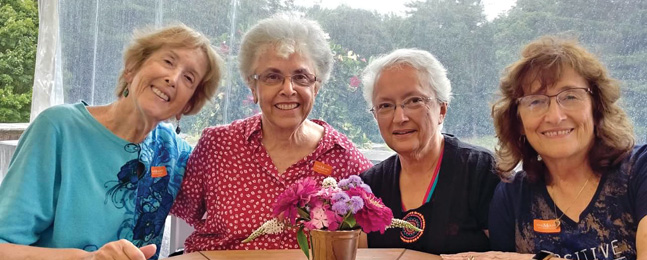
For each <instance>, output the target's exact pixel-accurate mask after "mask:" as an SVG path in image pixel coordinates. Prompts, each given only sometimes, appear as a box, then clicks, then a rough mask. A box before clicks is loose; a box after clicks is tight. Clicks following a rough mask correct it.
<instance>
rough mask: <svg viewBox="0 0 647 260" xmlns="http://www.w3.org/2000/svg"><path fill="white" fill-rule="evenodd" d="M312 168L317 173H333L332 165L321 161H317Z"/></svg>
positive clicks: (327, 174)
mask: <svg viewBox="0 0 647 260" xmlns="http://www.w3.org/2000/svg"><path fill="white" fill-rule="evenodd" d="M312 170H313V171H315V172H316V173H320V174H323V175H326V176H329V175H330V174H332V166H330V165H328V164H325V163H322V162H320V161H315V165H313V166H312Z"/></svg>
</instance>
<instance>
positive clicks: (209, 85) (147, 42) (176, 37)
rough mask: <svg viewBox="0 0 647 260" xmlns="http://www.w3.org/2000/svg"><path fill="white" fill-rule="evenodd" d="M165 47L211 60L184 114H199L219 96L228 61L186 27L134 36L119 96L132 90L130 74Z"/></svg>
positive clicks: (148, 30)
mask: <svg viewBox="0 0 647 260" xmlns="http://www.w3.org/2000/svg"><path fill="white" fill-rule="evenodd" d="M163 47H171V48H187V49H201V50H202V51H203V52H204V54H205V56H206V57H207V63H208V66H207V73H206V74H205V75H204V77H203V78H202V81H200V82H199V84H198V86H197V88H196V90H195V93H194V94H193V96H192V97H191V99H190V100H189V104H190V109H189V110H188V111H184V113H183V114H185V115H192V114H196V113H198V112H199V111H200V109H202V106H204V104H205V103H206V102H207V101H208V100H210V99H211V98H212V97H213V96H214V95H215V94H216V91H217V90H218V86H219V84H220V79H221V78H222V74H223V67H224V61H223V60H222V58H221V57H220V55H218V53H216V51H215V50H214V49H213V48H212V47H211V42H210V41H209V39H208V38H207V37H205V36H204V35H202V34H201V33H199V32H197V31H195V30H193V29H191V28H189V27H188V26H186V25H184V24H177V25H171V26H167V27H163V28H160V29H151V28H144V29H139V30H135V32H133V37H132V41H131V43H130V44H129V45H128V47H127V48H126V50H125V51H124V68H123V69H122V70H121V72H120V73H119V82H118V84H117V88H116V89H115V94H116V95H117V97H119V96H121V94H122V93H123V92H124V90H125V89H126V88H127V87H128V82H127V81H126V78H125V75H126V73H127V72H129V71H138V70H139V69H140V68H141V66H142V64H144V62H145V61H146V60H147V59H148V58H149V57H150V56H151V55H152V54H153V53H154V52H155V51H157V50H159V49H161V48H163Z"/></svg>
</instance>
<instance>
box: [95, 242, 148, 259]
mask: <svg viewBox="0 0 647 260" xmlns="http://www.w3.org/2000/svg"><path fill="white" fill-rule="evenodd" d="M155 251H157V246H156V245H154V244H150V245H146V246H143V247H140V248H138V247H136V246H135V245H133V243H131V242H130V241H128V240H126V239H121V240H119V241H113V242H110V243H108V244H105V245H103V246H102V247H101V248H99V250H97V251H94V252H89V253H88V255H87V256H86V257H84V258H83V259H84V260H86V259H87V260H101V259H115V260H121V259H123V260H146V259H148V258H151V257H152V256H153V255H154V254H155Z"/></svg>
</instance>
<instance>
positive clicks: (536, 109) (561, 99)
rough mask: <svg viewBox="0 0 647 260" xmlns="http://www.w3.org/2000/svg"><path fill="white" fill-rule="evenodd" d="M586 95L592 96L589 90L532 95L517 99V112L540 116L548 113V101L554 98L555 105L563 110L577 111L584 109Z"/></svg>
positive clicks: (579, 89)
mask: <svg viewBox="0 0 647 260" xmlns="http://www.w3.org/2000/svg"><path fill="white" fill-rule="evenodd" d="M588 94H593V92H591V89H589V88H569V89H565V90H562V91H560V92H559V93H557V94H555V95H551V96H548V95H543V94H534V95H527V96H523V97H520V98H517V105H518V108H519V112H522V113H527V114H530V115H541V114H544V113H546V111H548V107H549V106H550V99H551V98H552V97H556V100H557V104H559V106H560V107H561V108H562V109H564V110H578V109H581V108H582V107H584V105H585V104H586V101H587V100H588Z"/></svg>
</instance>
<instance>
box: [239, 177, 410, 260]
mask: <svg viewBox="0 0 647 260" xmlns="http://www.w3.org/2000/svg"><path fill="white" fill-rule="evenodd" d="M272 215H273V216H274V218H273V219H271V220H269V221H267V222H265V223H264V224H263V225H261V226H260V227H259V228H258V229H256V231H254V232H253V233H252V234H251V235H250V236H249V237H248V238H247V239H245V240H243V243H247V242H250V241H252V240H254V239H256V238H257V237H259V236H262V235H264V234H278V233H280V232H282V231H283V230H284V229H286V228H288V227H290V226H292V227H297V228H298V231H297V241H298V243H299V247H301V250H303V252H304V253H305V254H306V256H309V253H308V249H309V247H308V241H307V238H306V234H305V232H304V231H309V230H313V229H318V230H328V231H335V230H353V229H360V228H361V230H362V231H364V232H365V233H368V232H373V231H380V233H384V231H385V230H386V229H387V228H393V227H398V228H407V229H410V230H415V231H422V230H420V229H419V228H418V227H416V226H414V225H412V224H411V223H409V222H407V221H404V220H400V219H394V218H393V213H392V212H391V209H389V208H388V207H386V206H385V205H384V203H382V200H381V199H379V198H377V197H375V195H373V192H372V191H371V188H370V187H369V186H368V185H366V184H365V183H364V182H363V181H362V179H361V178H360V177H359V176H357V175H353V176H350V177H348V178H347V179H343V180H341V181H339V184H338V183H337V181H336V180H335V179H334V178H332V177H328V178H326V179H324V180H323V183H322V185H321V186H319V185H317V183H316V181H314V180H313V179H311V178H305V179H301V180H299V181H298V182H296V183H295V184H294V185H292V186H290V187H288V188H287V189H286V190H285V191H284V192H283V194H281V195H279V197H278V198H277V201H276V203H275V204H274V205H273V212H272ZM280 215H282V216H283V217H282V220H279V218H277V217H279V216H280Z"/></svg>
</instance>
